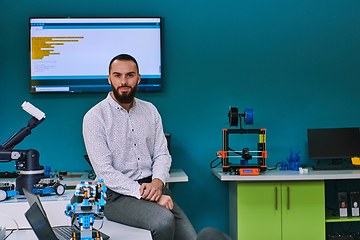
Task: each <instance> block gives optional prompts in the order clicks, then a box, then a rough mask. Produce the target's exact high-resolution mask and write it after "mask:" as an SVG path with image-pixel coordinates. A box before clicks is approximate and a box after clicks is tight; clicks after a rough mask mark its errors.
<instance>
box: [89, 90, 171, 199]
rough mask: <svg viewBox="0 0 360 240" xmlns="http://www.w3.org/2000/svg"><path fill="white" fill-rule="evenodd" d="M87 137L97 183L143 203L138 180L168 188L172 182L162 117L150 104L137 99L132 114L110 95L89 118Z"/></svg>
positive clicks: (97, 105) (96, 107) (94, 109)
mask: <svg viewBox="0 0 360 240" xmlns="http://www.w3.org/2000/svg"><path fill="white" fill-rule="evenodd" d="M83 137H84V142H85V147H86V151H87V153H88V155H89V158H90V161H91V164H92V167H93V169H94V171H95V173H96V176H97V179H101V178H102V179H104V182H105V184H106V186H107V187H108V188H110V189H111V190H113V191H115V192H118V193H120V194H124V195H128V196H134V197H136V198H138V199H140V198H141V196H140V184H139V183H138V182H137V181H136V180H139V179H142V178H146V177H149V176H151V175H152V179H154V178H158V179H160V180H161V181H162V182H163V183H164V185H165V183H166V181H167V179H168V178H169V170H170V165H171V156H170V154H169V151H168V148H167V141H166V138H165V135H164V132H163V126H162V121H161V117H160V114H159V113H158V111H157V109H156V108H155V106H154V105H153V104H151V103H149V102H146V101H143V100H140V99H137V98H135V99H134V103H133V106H132V108H130V111H129V113H128V112H127V111H126V110H125V109H124V108H123V107H121V106H120V105H119V104H118V103H117V102H116V101H115V100H114V99H113V98H112V97H111V95H110V93H109V94H108V96H107V97H106V98H105V99H104V100H102V101H101V102H99V103H98V104H96V105H95V106H94V107H92V108H91V109H90V110H89V111H88V112H87V113H86V114H85V116H84V120H83Z"/></svg>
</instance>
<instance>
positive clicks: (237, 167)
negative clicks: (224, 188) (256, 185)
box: [217, 107, 267, 175]
mask: <svg viewBox="0 0 360 240" xmlns="http://www.w3.org/2000/svg"><path fill="white" fill-rule="evenodd" d="M228 117H229V124H230V126H238V122H239V121H238V119H239V118H240V129H223V130H222V131H223V134H222V136H223V139H222V151H218V152H217V156H218V157H221V162H222V169H223V172H229V173H234V174H239V175H259V171H265V170H266V168H267V167H266V158H267V151H266V129H244V128H243V123H242V118H244V123H245V125H252V124H253V120H254V111H253V110H252V109H245V111H244V113H239V111H238V108H237V107H230V110H229V114H228ZM230 134H259V142H258V144H257V150H256V151H250V149H249V148H243V150H242V151H235V150H232V149H230V148H229V135H230ZM231 154H233V155H231ZM229 158H241V160H240V164H232V163H230V162H229ZM253 158H257V164H249V163H248V161H249V160H251V159H253Z"/></svg>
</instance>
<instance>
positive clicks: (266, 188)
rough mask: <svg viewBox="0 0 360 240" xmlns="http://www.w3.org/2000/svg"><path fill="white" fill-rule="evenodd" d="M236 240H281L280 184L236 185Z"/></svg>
mask: <svg viewBox="0 0 360 240" xmlns="http://www.w3.org/2000/svg"><path fill="white" fill-rule="evenodd" d="M237 200H238V204H237V208H238V209H237V214H238V219H237V220H238V224H237V226H238V229H237V233H238V240H256V239H266V240H280V239H281V183H278V182H261V183H259V182H258V183H238V184H237Z"/></svg>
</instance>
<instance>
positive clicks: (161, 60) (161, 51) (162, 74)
mask: <svg viewBox="0 0 360 240" xmlns="http://www.w3.org/2000/svg"><path fill="white" fill-rule="evenodd" d="M111 18H115V19H131V18H135V19H136V18H139V19H141V18H145V19H151V18H158V19H160V23H159V25H160V65H161V78H160V81H161V83H160V87H159V88H157V89H156V90H146V89H142V88H139V86H138V88H137V92H153V93H156V92H163V89H164V68H163V63H164V59H163V57H164V54H163V52H164V50H163V31H164V17H159V16H157V17H155V16H154V17H139V16H136V17H94V16H91V17H34V16H32V17H29V19H28V24H29V26H28V31H29V32H28V43H29V45H28V46H29V91H30V93H31V94H45V93H51V94H57V93H73V94H77V93H106V92H109V91H111V87H110V85H109V90H100V91H35V90H34V89H33V85H32V82H31V31H30V30H31V19H111ZM119 54H120V53H119ZM110 60H111V59H109V62H110ZM142 80H143V79H142Z"/></svg>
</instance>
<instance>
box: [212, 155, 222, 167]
mask: <svg viewBox="0 0 360 240" xmlns="http://www.w3.org/2000/svg"><path fill="white" fill-rule="evenodd" d="M218 159H219V157H217V158H215V159H214V160H212V161H211V163H210V168H216V167H217V166H219V165H220V164H221V162H219V163H218V164H216V165H215V166H213V163H214V162H215V161H216V160H218Z"/></svg>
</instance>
